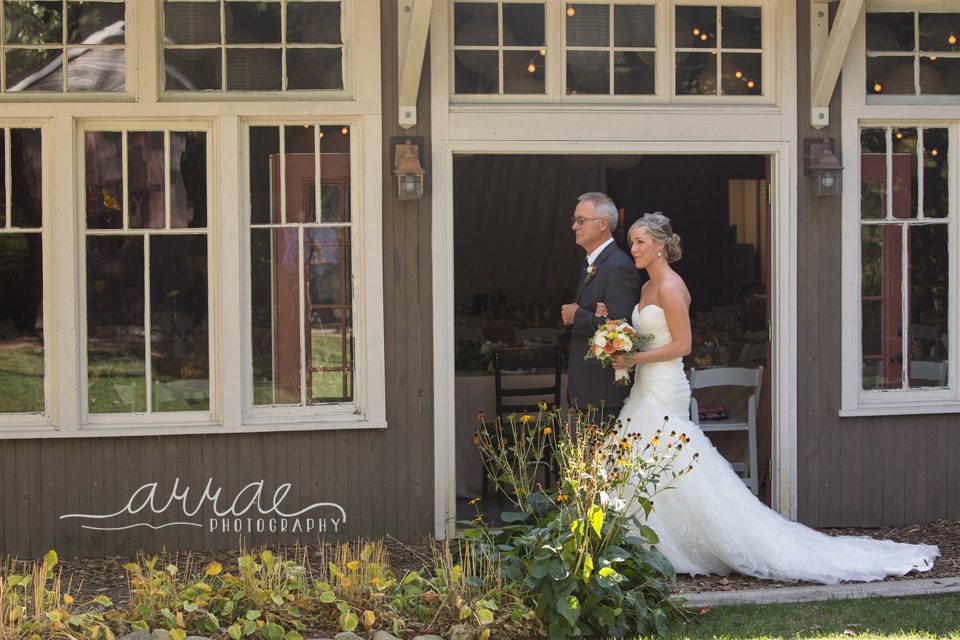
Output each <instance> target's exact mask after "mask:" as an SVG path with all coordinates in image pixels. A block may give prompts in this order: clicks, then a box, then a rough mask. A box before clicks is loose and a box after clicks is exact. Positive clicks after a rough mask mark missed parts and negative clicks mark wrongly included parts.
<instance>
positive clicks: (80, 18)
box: [67, 2, 126, 44]
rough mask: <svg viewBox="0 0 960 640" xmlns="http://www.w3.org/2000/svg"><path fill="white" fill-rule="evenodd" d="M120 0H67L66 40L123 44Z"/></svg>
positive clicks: (122, 5)
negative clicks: (86, 0) (100, 0)
mask: <svg viewBox="0 0 960 640" xmlns="http://www.w3.org/2000/svg"><path fill="white" fill-rule="evenodd" d="M125 8H126V7H125V6H124V3H122V2H68V3H67V42H72V43H80V42H83V43H90V44H123V42H124V29H123V22H124V18H125V15H124V12H125Z"/></svg>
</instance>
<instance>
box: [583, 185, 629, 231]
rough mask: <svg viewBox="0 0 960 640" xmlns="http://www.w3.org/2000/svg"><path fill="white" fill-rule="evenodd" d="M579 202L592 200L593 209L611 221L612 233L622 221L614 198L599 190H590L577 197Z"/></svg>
mask: <svg viewBox="0 0 960 640" xmlns="http://www.w3.org/2000/svg"><path fill="white" fill-rule="evenodd" d="M577 201H578V202H592V203H593V209H594V211H596V212H597V215H599V216H603V217H604V218H606V219H607V220H609V221H610V231H611V233H612V232H613V231H615V230H616V228H617V222H619V221H620V212H619V211H617V205H615V204H614V203H613V198H611V197H610V196H608V195H607V194H605V193H600V192H599V191H588V192H587V193H585V194H583V195H581V196H580V197H579V198H577Z"/></svg>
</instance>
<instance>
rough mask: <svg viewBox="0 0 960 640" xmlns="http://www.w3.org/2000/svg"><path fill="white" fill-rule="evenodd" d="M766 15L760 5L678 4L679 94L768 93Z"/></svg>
mask: <svg viewBox="0 0 960 640" xmlns="http://www.w3.org/2000/svg"><path fill="white" fill-rule="evenodd" d="M762 17H763V16H762V10H761V8H760V7H755V6H692V5H678V6H676V7H675V22H674V29H675V40H674V43H675V47H676V52H675V55H676V67H675V69H676V94H677V95H708V96H716V95H721V96H743V95H749V96H758V95H762V94H763V82H762V80H763V78H762V76H763V32H762V26H763V20H762Z"/></svg>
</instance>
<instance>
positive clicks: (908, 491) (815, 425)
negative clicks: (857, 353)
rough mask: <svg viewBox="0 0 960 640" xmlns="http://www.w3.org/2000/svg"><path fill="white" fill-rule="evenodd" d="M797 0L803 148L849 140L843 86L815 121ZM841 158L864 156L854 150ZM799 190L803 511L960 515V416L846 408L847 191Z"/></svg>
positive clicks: (839, 518) (812, 516) (903, 518)
mask: <svg viewBox="0 0 960 640" xmlns="http://www.w3.org/2000/svg"><path fill="white" fill-rule="evenodd" d="M797 5H798V6H797V26H798V49H799V50H800V55H799V56H798V68H797V75H798V79H799V80H798V82H799V87H798V88H799V104H800V109H799V134H800V135H799V138H800V141H801V153H802V142H803V139H804V138H808V137H823V136H829V137H832V138H833V139H834V140H835V141H836V142H837V143H839V141H840V109H839V104H840V88H839V86H838V88H837V92H836V93H835V94H834V98H833V103H832V104H831V109H830V122H831V125H830V126H829V127H828V128H826V129H823V130H820V131H817V130H815V129H813V128H812V127H809V126H808V125H807V123H808V122H809V120H810V110H809V106H808V105H809V104H810V59H809V56H808V55H807V54H806V52H807V50H808V47H809V42H810V35H809V34H810V3H809V0H800V2H798V3H797ZM832 6H833V7H834V8H835V6H836V5H832ZM800 160H801V162H800V166H801V167H802V166H803V162H802V160H803V159H802V158H801V159H800ZM841 161H842V162H843V163H844V164H849V163H852V162H859V161H860V160H859V158H858V157H857V156H855V155H847V156H846V157H842V158H841ZM800 177H801V180H802V179H803V178H804V176H803V175H801V176H800ZM844 188H845V189H856V188H857V186H856V185H849V184H848V185H845V186H844ZM798 200H799V202H798V208H799V212H798V216H799V217H798V221H797V222H798V256H797V262H798V271H799V273H798V280H799V292H798V293H799V295H798V300H800V301H801V304H800V305H799V306H798V309H799V318H798V320H799V323H798V324H799V328H800V329H799V336H798V344H797V352H798V366H799V372H798V374H799V375H798V379H799V384H798V387H799V388H798V390H797V403H798V406H799V416H798V429H797V431H798V452H797V462H798V471H799V474H798V475H799V487H798V511H799V518H800V520H801V521H802V522H805V523H807V524H811V525H815V526H863V527H873V526H879V525H895V524H904V523H920V522H928V521H931V520H935V519H938V518H960V416H958V415H956V414H954V415H928V416H891V417H867V418H842V419H841V418H839V417H838V411H839V408H840V321H841V318H840V314H839V313H838V312H837V310H838V309H839V308H840V252H841V242H840V199H839V198H815V197H812V196H810V195H809V194H808V193H807V191H806V189H805V186H804V184H803V183H802V182H801V185H800V194H799V199H798Z"/></svg>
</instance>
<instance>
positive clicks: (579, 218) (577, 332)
mask: <svg viewBox="0 0 960 640" xmlns="http://www.w3.org/2000/svg"><path fill="white" fill-rule="evenodd" d="M578 200H579V203H578V204H577V208H576V210H575V211H574V214H573V231H574V234H575V236H576V241H577V244H578V245H580V246H581V247H583V250H584V251H586V253H587V259H586V261H584V264H583V267H581V269H580V278H579V280H578V281H577V294H576V300H575V301H574V302H571V303H569V304H565V305H563V307H562V309H561V314H562V316H563V324H564V325H566V326H572V327H573V329H572V338H571V340H570V365H569V369H568V372H567V389H568V390H567V399H568V401H569V402H570V404H571V405H575V406H577V407H579V408H580V409H581V410H584V411H586V409H587V405H592V406H594V407H596V408H597V413H595V414H594V417H595V419H596V420H597V422H598V423H602V422H603V421H605V420H606V419H607V418H609V417H611V416H612V417H614V418H616V417H617V415H619V413H620V409H621V408H623V401H624V399H625V398H626V397H627V394H628V392H629V386H620V385H617V384H615V383H614V381H613V376H614V372H613V368H612V367H601V366H600V362H599V361H598V360H595V359H593V358H591V359H589V360H584V356H585V355H586V353H587V340H588V339H589V338H590V337H591V336H592V335H593V334H594V332H595V331H596V330H597V327H599V326H600V323H601V322H603V321H604V320H606V318H598V317H597V316H596V310H597V303H598V302H602V303H604V304H605V305H606V306H607V310H608V313H609V317H610V318H611V319H618V320H619V319H626V320H627V321H628V322H629V321H630V317H631V315H632V313H633V307H634V306H635V305H636V304H637V301H638V300H639V299H640V272H639V270H637V268H636V266H635V265H634V262H633V259H632V258H630V256H628V255H627V254H625V253H624V252H623V251H621V250H620V248H619V247H618V246H617V243H616V242H614V239H613V232H614V230H616V228H617V222H618V220H619V215H618V212H617V207H616V205H615V204H614V203H613V200H612V199H611V198H610V196H608V195H606V194H604V193H597V192H590V193H585V194H583V195H582V196H580V197H579V198H578ZM601 408H602V414H601V412H600V409H601Z"/></svg>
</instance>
